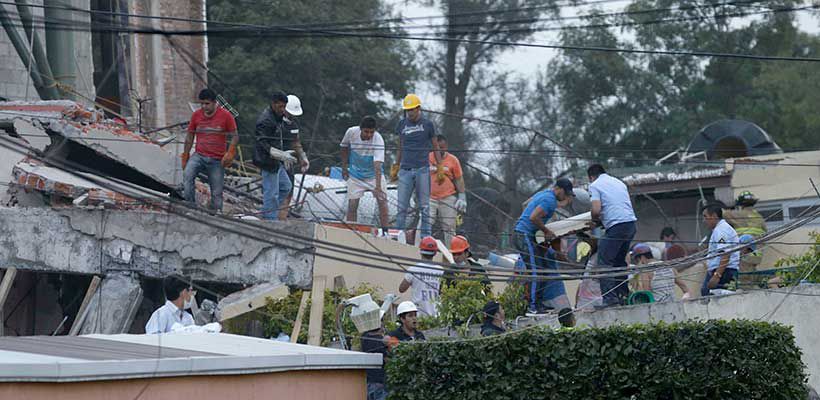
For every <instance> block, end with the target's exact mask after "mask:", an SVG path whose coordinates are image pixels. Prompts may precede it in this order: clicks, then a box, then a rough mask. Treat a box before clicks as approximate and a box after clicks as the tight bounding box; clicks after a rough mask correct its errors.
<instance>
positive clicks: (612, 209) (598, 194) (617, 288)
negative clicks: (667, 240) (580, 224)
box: [587, 164, 638, 306]
mask: <svg viewBox="0 0 820 400" xmlns="http://www.w3.org/2000/svg"><path fill="white" fill-rule="evenodd" d="M587 176H588V177H589V194H590V199H591V200H592V211H591V214H592V221H593V223H594V224H601V225H603V226H604V229H606V233H605V234H604V237H603V239H601V240H600V241H599V243H598V267H599V268H625V267H626V265H627V264H626V254H627V252H629V244H630V242H632V239H633V238H634V237H635V221H637V220H638V219H637V218H636V217H635V212H634V211H633V210H632V200H631V199H630V198H629V189H628V188H627V187H626V185H625V184H624V183H623V182H621V181H620V180H619V179H617V178H615V177H612V176H609V175H608V174H607V173H606V171H605V170H604V167H603V166H601V165H600V164H593V165H591V166H590V167H589V168H587ZM626 280H627V276H626V274H625V273H624V275H621V276H614V277H605V278H601V279H600V283H601V294H602V295H603V305H604V306H611V305H617V304H624V303H625V301H626V299H627V297H629V286H628V285H627V284H626Z"/></svg>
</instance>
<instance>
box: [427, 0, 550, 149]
mask: <svg viewBox="0 0 820 400" xmlns="http://www.w3.org/2000/svg"><path fill="white" fill-rule="evenodd" d="M422 3H423V4H425V5H428V6H436V7H438V8H439V9H440V10H441V11H442V12H443V13H444V15H445V24H444V27H443V28H442V29H443V34H444V36H445V37H446V38H449V39H454V40H453V41H447V42H445V43H444V45H443V46H441V47H435V48H432V49H429V50H428V53H429V54H430V55H429V56H428V57H427V59H428V60H429V62H428V65H427V66H428V68H429V70H430V71H431V73H432V75H431V78H432V83H433V85H435V86H436V87H437V88H438V89H440V91H441V92H442V93H444V111H445V112H446V113H449V114H454V115H464V114H465V113H467V110H469V109H471V108H472V107H473V106H475V105H476V104H477V103H479V101H478V100H479V99H481V98H482V97H484V96H486V95H487V94H488V91H489V90H490V89H491V88H492V86H491V85H492V84H493V83H495V82H496V81H495V78H496V74H497V72H496V71H494V70H493V69H492V68H491V65H492V62H493V61H494V60H495V59H496V58H497V57H498V56H499V55H500V54H501V53H502V52H503V51H505V50H508V49H509V47H505V46H498V45H494V44H489V43H482V42H487V41H493V42H501V43H508V42H519V41H523V40H527V39H528V38H529V37H530V36H531V35H532V34H533V32H534V28H535V26H536V24H537V23H538V20H539V17H540V16H541V15H542V14H544V13H545V12H556V8H555V7H554V6H553V4H554V0H423V1H422ZM462 39H466V40H470V41H471V42H468V43H465V42H459V41H458V40H462ZM464 122H465V121H464V119H462V118H460V117H458V116H453V117H445V118H443V124H442V127H441V131H442V132H443V133H444V134H445V135H447V137H448V141H449V143H451V145H452V147H454V148H461V149H463V148H465V147H469V146H465V143H468V142H470V141H471V140H470V139H472V138H471V137H470V136H471V134H470V133H469V132H465V129H464ZM462 157H463V158H464V159H465V160H469V159H470V157H471V155H470V154H468V153H466V154H464V155H462Z"/></svg>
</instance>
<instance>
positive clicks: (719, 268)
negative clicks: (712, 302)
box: [700, 204, 740, 296]
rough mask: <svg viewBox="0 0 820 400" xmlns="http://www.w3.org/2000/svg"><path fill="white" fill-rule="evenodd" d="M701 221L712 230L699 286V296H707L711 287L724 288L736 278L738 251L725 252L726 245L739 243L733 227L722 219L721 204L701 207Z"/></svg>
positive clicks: (738, 261)
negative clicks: (701, 281)
mask: <svg viewBox="0 0 820 400" xmlns="http://www.w3.org/2000/svg"><path fill="white" fill-rule="evenodd" d="M703 223H704V224H706V227H708V228H709V229H711V230H712V235H711V236H710V237H709V253H708V255H707V257H709V258H708V259H707V260H706V267H707V272H706V277H705V278H704V279H703V286H701V288H700V294H701V296H708V295H710V294H711V293H710V292H709V291H710V290H712V289H725V288H726V287H727V286H728V285H729V283H730V282H731V281H733V280H735V279H737V271H738V268H740V252H739V251H733V252H731V253H727V252H726V251H725V249H726V248H727V247H731V246H736V245H737V244H738V243H740V239H739V238H738V236H737V232H736V231H735V228H732V226H731V225H729V223H728V222H726V220H725V219H723V205H722V204H709V205H707V206H706V207H704V208H703Z"/></svg>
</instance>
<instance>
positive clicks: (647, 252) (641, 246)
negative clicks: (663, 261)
mask: <svg viewBox="0 0 820 400" xmlns="http://www.w3.org/2000/svg"><path fill="white" fill-rule="evenodd" d="M632 255H633V256H635V257H638V256H647V257H649V258H652V249H651V248H650V247H649V245H648V244H646V243H638V244H636V245H635V247H633V248H632Z"/></svg>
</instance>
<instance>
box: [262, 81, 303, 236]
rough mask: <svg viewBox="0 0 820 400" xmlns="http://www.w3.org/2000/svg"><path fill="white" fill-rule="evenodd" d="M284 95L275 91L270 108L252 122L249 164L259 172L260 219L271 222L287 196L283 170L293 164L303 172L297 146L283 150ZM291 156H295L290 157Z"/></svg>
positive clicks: (286, 174) (290, 184)
mask: <svg viewBox="0 0 820 400" xmlns="http://www.w3.org/2000/svg"><path fill="white" fill-rule="evenodd" d="M287 104H288V96H287V95H285V93H283V92H275V93H274V94H273V96H271V105H270V107H267V108H265V110H264V111H262V113H261V114H259V118H258V119H257V120H256V129H255V130H254V147H253V163H254V165H256V166H257V167H259V169H260V170H261V171H262V213H261V214H262V218H264V219H269V220H275V219H277V218H278V216H279V205H280V204H282V203H283V202H284V201H285V199H286V198H287V196H288V194H289V193H290V191H291V189H292V187H293V183H292V182H291V180H290V178H289V177H288V172H287V170H288V169H289V168H290V167H291V166H292V165H294V164H296V162H297V158H298V161H299V164H300V165H301V167H302V168H303V169H307V167H308V161H307V157H306V156H305V153H304V152H303V151H302V148H301V146H299V147H298V148H295V149H293V150H288V151H286V148H285V138H286V137H287V136H288V134H287V133H286V132H285V131H286V129H287V128H286V126H285V121H284V117H285V107H286V106H287ZM294 155H295V156H296V157H294Z"/></svg>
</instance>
